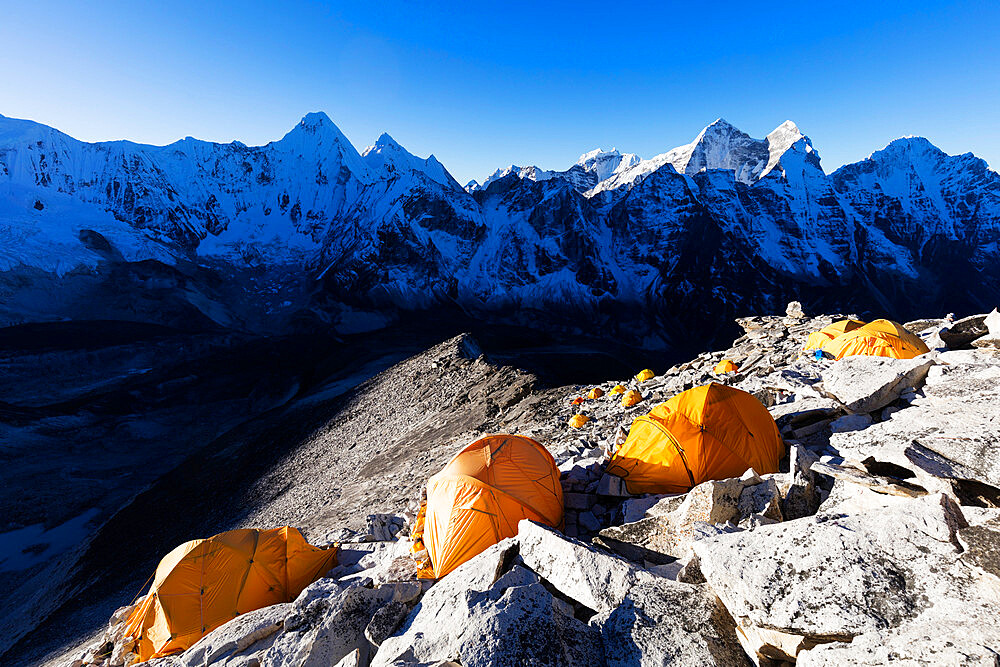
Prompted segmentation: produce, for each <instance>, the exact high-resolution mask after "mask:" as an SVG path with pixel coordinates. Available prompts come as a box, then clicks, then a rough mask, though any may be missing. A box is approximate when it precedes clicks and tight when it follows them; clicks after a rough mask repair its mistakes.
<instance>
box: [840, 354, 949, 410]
mask: <svg viewBox="0 0 1000 667" xmlns="http://www.w3.org/2000/svg"><path fill="white" fill-rule="evenodd" d="M933 365H934V361H933V360H932V359H930V358H928V357H923V356H921V357H916V358H914V359H890V358H884V357H867V356H855V357H846V358H844V359H840V360H838V361H837V362H835V363H834V364H833V365H831V366H830V367H829V368H828V369H826V370H825V371H823V389H824V391H826V393H827V394H829V395H831V396H833V397H834V398H836V399H837V400H838V401H840V403H842V404H843V406H844V408H845V409H846V410H847V411H848V412H851V413H855V414H857V413H869V412H874V411H875V410H879V409H881V408H884V407H885V406H887V405H889V404H890V403H892V402H893V401H895V400H896V399H897V398H899V396H900V394H902V393H903V392H904V391H906V390H907V389H912V388H916V387H919V386H920V385H921V383H922V382H923V380H924V378H925V377H926V376H927V372H928V370H929V369H930V367H931V366H933Z"/></svg>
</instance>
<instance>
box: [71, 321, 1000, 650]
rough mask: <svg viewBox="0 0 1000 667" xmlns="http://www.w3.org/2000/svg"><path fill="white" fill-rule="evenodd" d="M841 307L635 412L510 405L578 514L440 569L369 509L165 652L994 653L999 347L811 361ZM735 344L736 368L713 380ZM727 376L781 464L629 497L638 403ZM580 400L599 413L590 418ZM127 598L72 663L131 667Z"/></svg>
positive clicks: (704, 367) (763, 324)
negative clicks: (760, 420)
mask: <svg viewBox="0 0 1000 667" xmlns="http://www.w3.org/2000/svg"><path fill="white" fill-rule="evenodd" d="M834 317H835V316H824V317H819V318H809V317H807V316H805V315H804V314H803V313H802V312H801V309H800V308H796V307H795V306H794V304H793V305H792V306H790V307H789V310H788V313H787V314H786V316H783V317H774V318H760V317H758V318H747V319H745V320H741V324H742V325H743V327H744V329H745V331H746V334H745V335H744V336H743V337H741V338H740V339H739V340H737V341H736V343H735V344H734V346H733V347H732V348H730V349H728V350H725V351H720V352H712V353H704V354H702V355H700V356H699V357H698V358H696V359H694V360H692V361H690V362H687V363H685V364H679V365H677V366H675V367H673V368H671V369H668V370H667V371H666V372H665V373H662V374H661V375H658V376H656V377H654V378H652V379H648V380H645V381H643V382H639V381H637V380H635V379H632V380H628V381H623V382H621V384H622V385H624V386H628V387H630V388H634V389H636V390H638V391H640V392H641V393H642V395H643V401H642V402H641V403H640V404H639V405H637V406H634V407H628V408H626V407H623V406H622V405H621V403H620V400H616V398H618V397H617V396H616V395H613V394H610V393H609V390H610V389H611V387H612V386H614V385H616V384H619V381H617V380H616V381H613V382H608V383H607V385H606V386H605V385H601V387H600V388H601V389H603V390H604V391H605V393H604V395H601V392H596V391H595V392H589V391H588V388H586V387H565V388H562V389H559V390H545V391H544V392H543V393H534V392H532V391H528V395H527V396H526V397H525V398H524V399H523V400H521V401H520V402H516V403H513V404H511V405H510V406H509V407H508V409H507V414H506V415H505V417H506V418H509V419H515V420H518V421H519V422H520V423H521V424H522V425H523V426H522V428H521V429H519V430H521V432H523V433H525V434H527V435H531V436H532V437H535V438H536V439H539V440H540V441H542V442H544V443H546V444H547V445H548V446H549V448H550V450H551V451H552V453H553V455H554V457H555V459H556V462H557V464H558V465H559V467H560V470H561V471H562V480H561V481H562V484H563V491H564V497H565V501H566V508H567V514H566V526H565V530H563V531H560V530H556V529H552V528H548V527H545V526H541V525H539V524H536V523H533V522H530V521H522V522H521V523H520V524H519V527H518V534H517V536H516V537H513V538H510V539H507V540H504V541H502V542H500V543H499V544H496V545H494V546H492V547H490V548H488V549H486V550H485V551H483V552H482V553H480V554H479V555H477V556H476V557H474V558H472V559H471V560H469V561H467V562H466V563H464V564H463V565H461V566H460V567H459V568H457V569H456V570H454V571H453V572H452V573H450V574H449V575H447V576H445V577H444V578H442V579H441V580H439V581H437V582H433V583H432V582H421V581H418V580H417V579H416V569H415V567H414V566H413V565H412V561H411V559H410V557H409V555H408V551H409V548H408V547H409V541H408V539H407V537H406V535H407V534H408V526H407V525H406V524H407V523H408V521H409V520H410V519H411V517H412V514H411V513H407V511H404V508H400V511H399V512H398V513H391V512H383V513H380V514H373V515H371V516H369V518H368V519H367V521H365V522H364V523H363V525H361V524H359V525H357V527H356V528H353V529H352V530H350V531H346V532H344V533H343V534H341V535H340V536H339V537H338V539H340V540H345V539H347V540H355V541H354V542H350V543H348V542H344V543H343V544H342V559H341V563H340V565H338V566H337V567H336V568H335V569H334V570H332V571H331V572H329V573H328V574H327V576H326V577H325V578H323V579H320V580H319V581H317V582H316V583H315V584H313V585H311V586H310V587H309V588H307V589H306V590H305V591H304V592H303V593H302V595H300V596H299V598H298V599H296V600H295V601H294V602H291V603H288V604H284V605H276V606H274V607H268V608H265V609H262V610H258V611H256V612H251V613H249V614H245V615H243V616H240V617H237V618H236V619H234V620H233V621H231V622H230V623H228V624H226V625H224V626H222V627H220V628H218V629H217V630H215V631H213V632H212V633H209V634H208V635H207V636H206V637H204V638H203V639H202V640H201V641H199V642H198V643H197V644H196V645H195V646H193V647H191V648H190V649H189V650H188V651H186V652H184V653H183V654H180V655H178V656H171V657H168V658H164V659H161V660H158V661H154V663H152V664H159V665H163V666H164V667H168V666H170V667H173V666H177V667H180V666H181V665H184V666H185V667H186V666H187V665H246V666H249V665H253V664H260V665H265V664H267V665H270V664H280V665H309V664H314V663H315V664H320V663H322V664H342V665H360V666H367V665H378V666H379V667H389V666H390V665H393V666H402V665H452V664H460V665H464V666H469V665H519V664H549V665H599V666H600V665H661V664H675V665H692V666H693V665H726V666H729V665H733V666H735V665H747V664H756V665H758V666H768V667H772V666H775V665H781V664H790V663H795V664H802V665H841V664H862V665H878V664H885V663H892V662H899V663H900V664H914V665H936V664H994V663H995V662H996V660H997V656H998V655H1000V567H998V565H997V562H998V554H1000V468H998V467H997V464H996V462H997V461H998V460H1000V422H998V420H997V415H1000V357H998V356H996V355H995V354H994V353H993V352H992V351H991V350H990V349H989V348H982V347H976V346H974V345H973V344H972V343H973V342H975V341H976V340H978V338H975V339H969V337H968V336H966V337H964V338H961V339H955V338H952V339H951V340H952V341H953V342H954V341H955V340H961V343H960V344H959V343H954V344H955V345H956V346H959V347H960V349H947V348H945V347H939V348H937V349H934V350H932V351H931V352H930V353H928V354H925V355H922V356H921V357H918V358H916V359H912V360H905V361H898V360H883V359H868V358H848V359H844V360H841V361H832V360H829V359H821V360H816V359H814V358H812V357H809V358H802V357H800V355H799V351H800V349H801V346H802V344H803V343H804V341H805V337H806V336H807V335H808V333H809V332H810V331H813V330H815V329H819V328H821V327H822V326H824V325H825V324H827V323H829V322H830V321H832V320H833V319H834ZM836 317H839V316H836ZM994 319H995V318H994ZM977 321H978V320H977ZM982 321H983V322H986V323H987V325H988V324H989V323H990V322H992V321H993V320H991V319H990V318H989V317H986V316H984V317H983V319H982ZM928 322H931V323H930V324H926V326H923V325H921V326H917V325H916V324H913V323H910V324H909V325H908V326H913V327H914V329H916V330H918V331H919V333H920V335H925V336H926V337H927V338H928V339H930V338H931V337H933V336H935V335H937V332H938V331H939V329H940V327H942V326H944V324H942V322H944V320H941V321H936V320H935V321H930V320H929V321H928ZM976 326H977V327H978V324H977V325H976ZM976 331H978V329H976ZM970 335H971V334H970ZM980 337H981V335H980ZM721 358H729V359H732V360H733V361H734V362H735V363H736V364H737V366H738V371H737V372H735V373H730V374H727V375H726V376H721V377H720V376H716V375H714V374H713V373H712V369H713V368H714V365H715V363H717V362H718V360H719V359H721ZM709 381H716V382H725V383H727V384H730V385H732V386H735V387H739V388H742V389H744V390H746V391H750V392H752V393H754V394H755V395H756V396H758V398H760V400H761V401H762V402H763V403H764V404H765V405H766V406H768V409H769V411H770V412H771V414H772V416H773V417H774V418H775V420H776V422H777V423H778V426H779V428H780V430H781V432H782V434H783V436H784V437H785V441H786V443H787V445H788V452H787V456H786V457H785V458H784V459H783V460H782V462H781V464H780V469H779V470H778V471H777V472H769V473H761V472H760V471H754V470H747V471H746V472H745V473H744V474H743V475H742V476H740V477H734V478H731V479H723V480H713V481H709V482H705V483H703V484H700V485H698V486H696V487H694V488H693V489H691V490H690V491H688V492H687V493H682V494H662V495H649V496H635V497H633V496H629V495H628V492H627V490H625V489H624V488H623V487H621V486H620V485H618V484H616V483H615V481H614V480H615V479H617V478H613V477H611V476H609V475H607V474H606V473H605V472H604V464H605V462H606V458H607V455H608V453H609V452H610V451H613V450H614V448H615V447H616V446H617V445H618V444H620V443H621V442H622V439H623V434H624V431H626V430H627V428H628V426H629V424H630V423H631V420H632V419H633V418H634V417H635V416H637V415H639V414H642V413H643V412H645V411H647V410H648V409H649V408H650V407H652V406H653V405H655V404H656V403H657V402H660V401H663V400H666V399H667V398H669V397H670V395H672V394H674V393H676V392H678V391H682V390H684V389H686V388H689V387H690V386H696V385H698V384H702V383H704V382H709ZM588 393H589V394H590V395H593V396H595V398H593V399H582V398H581V399H580V400H576V399H577V397H582V396H584V395H587V394H588ZM574 403H575V404H574ZM576 412H583V413H585V414H587V415H588V416H589V417H590V420H589V421H588V422H587V423H586V424H585V425H584V426H583V427H581V428H578V429H573V428H570V427H569V426H567V425H566V418H567V417H568V415H569V414H570V413H576ZM123 614H124V611H120V612H119V613H118V614H117V615H116V616H115V617H114V618H113V619H112V622H111V626H110V627H109V630H108V632H107V633H106V634H105V636H104V637H102V638H101V639H100V641H98V642H95V643H94V644H93V646H91V647H90V648H89V649H88V650H87V651H86V652H85V654H83V656H82V657H80V658H79V659H78V662H77V663H76V664H78V665H83V664H95V665H104V666H105V667H117V666H118V665H122V664H123V661H124V656H123V655H121V653H120V652H119V653H115V652H114V651H112V650H109V649H108V647H109V646H112V647H113V646H114V645H115V642H116V641H118V640H119V639H120V634H121V632H120V620H121V618H122V616H123ZM969 627H974V628H975V632H969V631H968V628H969ZM78 655H80V654H78Z"/></svg>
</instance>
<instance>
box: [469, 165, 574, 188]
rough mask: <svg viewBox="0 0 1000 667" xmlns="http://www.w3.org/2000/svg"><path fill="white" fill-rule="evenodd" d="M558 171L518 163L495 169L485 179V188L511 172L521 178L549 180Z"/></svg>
mask: <svg viewBox="0 0 1000 667" xmlns="http://www.w3.org/2000/svg"><path fill="white" fill-rule="evenodd" d="M557 173H558V172H554V171H546V170H545V169H540V168H539V167H536V166H534V165H531V166H530V167H518V166H517V165H516V164H512V165H510V166H509V167H506V168H504V169H497V170H496V171H494V172H493V173H492V174H491V175H490V177H489V178H487V179H486V180H485V181H483V186H482V187H483V189H484V190H485V189H486V188H488V187H490V183H493V182H495V181H499V180H500V179H501V178H505V177H507V176H510V175H511V174H515V175H517V177H518V178H520V179H522V180H523V179H528V180H531V181H547V180H549V179H550V178H552V177H553V176H555V175H557Z"/></svg>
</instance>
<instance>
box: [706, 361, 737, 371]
mask: <svg viewBox="0 0 1000 667" xmlns="http://www.w3.org/2000/svg"><path fill="white" fill-rule="evenodd" d="M737 370H739V369H738V368H737V366H736V364H734V363H733V362H732V360H731V359H723V360H722V361H720V362H719V363H717V364H716V365H715V368H714V369H712V372H713V373H715V374H716V375H722V374H723V373H735V372H736V371H737Z"/></svg>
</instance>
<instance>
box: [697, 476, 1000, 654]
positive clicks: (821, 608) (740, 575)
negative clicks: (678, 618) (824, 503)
mask: <svg viewBox="0 0 1000 667" xmlns="http://www.w3.org/2000/svg"><path fill="white" fill-rule="evenodd" d="M965 525H966V524H965V521H964V518H963V517H962V514H961V511H960V510H959V508H958V506H957V505H955V504H954V502H953V501H951V500H950V499H948V498H947V497H946V496H943V495H938V496H928V497H924V498H920V499H910V500H907V501H906V503H905V505H901V506H899V507H894V508H888V509H882V510H879V511H872V512H864V513H861V514H856V515H848V516H836V515H835V516H817V517H814V518H806V519H801V520H798V521H789V522H785V523H779V524H774V525H771V526H762V527H760V528H757V529H756V530H754V531H750V532H743V533H737V534H733V535H721V536H719V537H716V538H714V539H704V540H699V541H697V542H695V543H694V550H695V553H696V554H697V556H698V562H699V567H700V569H701V571H702V573H703V575H704V577H705V579H706V580H707V581H708V583H709V585H711V587H712V588H713V590H715V592H716V593H717V594H718V595H719V597H720V598H721V599H722V601H723V603H724V604H725V605H726V608H727V609H728V610H729V612H730V613H731V614H732V615H733V617H734V619H735V620H736V622H737V625H738V626H745V627H749V628H753V629H756V630H762V631H768V632H770V631H776V632H779V633H781V634H782V635H783V636H787V635H791V636H793V637H800V638H802V639H803V642H801V643H799V644H798V645H797V646H796V649H795V650H796V651H799V650H806V649H809V648H811V645H815V644H818V643H823V642H829V641H844V642H846V641H850V640H851V639H853V638H854V637H857V636H859V635H864V634H867V633H872V632H883V631H895V630H897V629H899V628H902V627H904V626H906V625H908V624H911V623H915V622H918V621H920V622H924V621H929V620H930V619H934V618H949V617H954V618H957V617H958V616H959V615H961V614H970V615H972V616H975V617H977V618H979V617H980V616H983V615H984V614H985V612H982V613H980V611H978V610H983V609H988V608H992V605H993V604H995V600H996V590H995V589H994V588H988V587H987V586H985V585H984V584H983V581H982V577H980V576H977V575H976V574H974V573H973V572H972V571H970V570H969V569H968V568H960V567H956V563H957V561H958V559H959V556H960V555H961V548H960V547H959V546H958V542H957V533H958V530H959V529H960V528H963V527H964V526H965ZM993 616H996V615H995V613H994V614H993ZM984 622H986V621H984ZM989 623H991V624H993V625H996V623H997V620H996V619H995V618H994V619H993V620H991V621H989ZM765 634H766V633H765ZM763 641H765V643H764V644H763V645H761V646H758V647H757V649H756V652H757V653H758V655H760V656H764V657H773V656H769V653H768V652H769V651H774V650H778V651H780V650H781V649H782V647H783V646H787V645H788V643H787V642H786V641H784V640H782V641H779V642H770V641H769V640H767V639H766V637H765V638H764V640H763ZM794 657H795V656H794V655H791V656H788V658H794Z"/></svg>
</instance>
